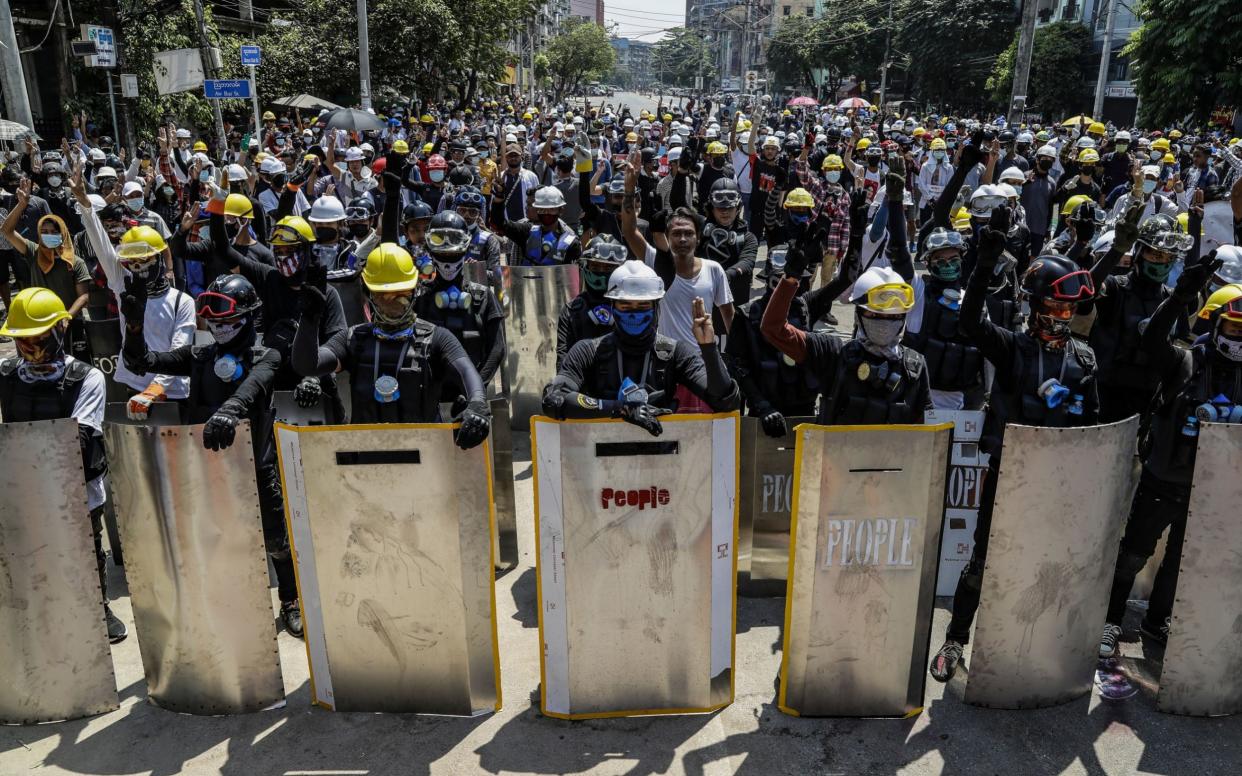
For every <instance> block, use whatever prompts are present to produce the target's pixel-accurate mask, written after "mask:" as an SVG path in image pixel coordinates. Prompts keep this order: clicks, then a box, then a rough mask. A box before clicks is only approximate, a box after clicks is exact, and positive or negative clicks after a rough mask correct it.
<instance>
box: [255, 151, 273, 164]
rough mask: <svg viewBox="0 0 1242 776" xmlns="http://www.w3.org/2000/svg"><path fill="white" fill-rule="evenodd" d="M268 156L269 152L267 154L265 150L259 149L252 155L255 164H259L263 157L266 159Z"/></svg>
mask: <svg viewBox="0 0 1242 776" xmlns="http://www.w3.org/2000/svg"><path fill="white" fill-rule="evenodd" d="M270 156H271V154H269V153H268V152H267V151H260V152H259V153H257V154H255V155H254V163H255V165H256V166H257V165H259V164H261V163H262V162H263V160H264V159H267V158H268V157H270Z"/></svg>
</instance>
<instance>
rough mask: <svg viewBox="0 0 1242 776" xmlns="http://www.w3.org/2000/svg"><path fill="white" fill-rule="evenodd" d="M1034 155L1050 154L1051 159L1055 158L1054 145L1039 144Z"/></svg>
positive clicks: (1055, 150)
mask: <svg viewBox="0 0 1242 776" xmlns="http://www.w3.org/2000/svg"><path fill="white" fill-rule="evenodd" d="M1035 155H1036V156H1051V157H1052V158H1053V159H1056V158H1057V149H1056V146H1054V145H1049V144H1045V145H1041V146H1040V147H1039V148H1038V149H1036V150H1035Z"/></svg>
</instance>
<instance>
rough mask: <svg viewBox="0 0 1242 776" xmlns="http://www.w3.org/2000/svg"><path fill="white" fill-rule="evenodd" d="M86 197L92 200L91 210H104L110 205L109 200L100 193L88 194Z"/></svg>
mask: <svg viewBox="0 0 1242 776" xmlns="http://www.w3.org/2000/svg"><path fill="white" fill-rule="evenodd" d="M86 198H87V199H88V200H90V203H91V210H103V209H104V208H106V207H107V206H108V200H106V199H104V198H103V197H101V196H99V195H98V194H87V195H86Z"/></svg>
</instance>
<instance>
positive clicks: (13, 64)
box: [0, 0, 34, 131]
mask: <svg viewBox="0 0 1242 776" xmlns="http://www.w3.org/2000/svg"><path fill="white" fill-rule="evenodd" d="M0 87H3V89H4V103H5V107H7V108H8V109H9V118H10V119H12V120H13V121H16V122H17V123H18V124H23V125H25V126H27V127H29V128H30V129H31V131H34V116H33V115H32V114H31V112H30V95H29V94H28V93H27V92H26V75H25V71H24V70H22V53H21V49H19V48H18V47H17V30H15V29H13V10H12V9H11V8H9V0H0Z"/></svg>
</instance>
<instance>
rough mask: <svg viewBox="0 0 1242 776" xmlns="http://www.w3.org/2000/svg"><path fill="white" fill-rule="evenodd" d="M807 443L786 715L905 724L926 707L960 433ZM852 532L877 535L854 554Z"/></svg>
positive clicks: (879, 432) (894, 433) (853, 436)
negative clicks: (944, 526) (951, 464)
mask: <svg viewBox="0 0 1242 776" xmlns="http://www.w3.org/2000/svg"><path fill="white" fill-rule="evenodd" d="M803 433H804V436H803V444H802V446H801V447H800V448H799V452H798V454H799V455H801V456H802V466H801V477H800V482H799V484H798V524H797V527H796V529H795V530H796V531H797V535H796V536H795V537H794V538H793V541H794V542H796V551H795V553H794V568H793V580H792V583H791V588H792V595H791V600H790V602H789V604H788V606H789V634H788V638H789V641H788V651H787V654H786V655H785V671H784V672H783V673H782V694H783V697H784V704H783V705H785V706H786V707H788V708H790V709H792V710H794V711H797V712H798V713H800V714H802V715H816V716H904V715H905V714H908V713H909V712H911V711H914V710H915V709H917V708H919V707H921V706H922V705H923V689H924V681H925V677H926V675H927V673H926V671H925V670H924V667H925V665H926V661H927V651H928V641H929V638H930V631H931V621H932V607H933V604H934V601H935V592H936V591H935V587H936V568H937V562H938V558H939V552H938V551H939V547H940V526H941V514H942V513H943V504H944V487H945V474H946V471H947V469H946V467H947V465H948V456H949V445H950V441H951V431H950V430H949V429H941V430H932V429H931V428H930V427H928V428H927V429H926V430H885V429H883V427H877V428H875V429H873V430H866V431H833V430H830V429H829V428H826V427H823V426H814V427H809V428H804V431H803ZM847 520H851V521H854V522H853V523H852V524H857V523H858V522H859V521H867V523H866V525H868V530H867V531H866V532H865V533H864V532H863V531H861V530H859V531H850V532H849V534H850V536H851V537H852V538H853V540H854V544H853V545H850V544H847V543H846V542H845V533H846V532H845V531H844V530H842V528H843V527H847V526H849V525H851V523H846V522H845V521H847ZM878 521H882V523H883V525H882V528H881V527H879V522H878ZM894 527H895V528H896V530H894ZM880 530H883V531H884V532H886V536H887V538H886V540H885V541H880V540H879V536H880V534H879V533H878V532H879V531H880ZM859 537H865V538H864V541H863V542H862V543H859V542H858V539H859ZM851 546H856V547H858V548H859V549H860V550H862V551H861V553H858V552H852V551H851V549H850V548H851Z"/></svg>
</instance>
